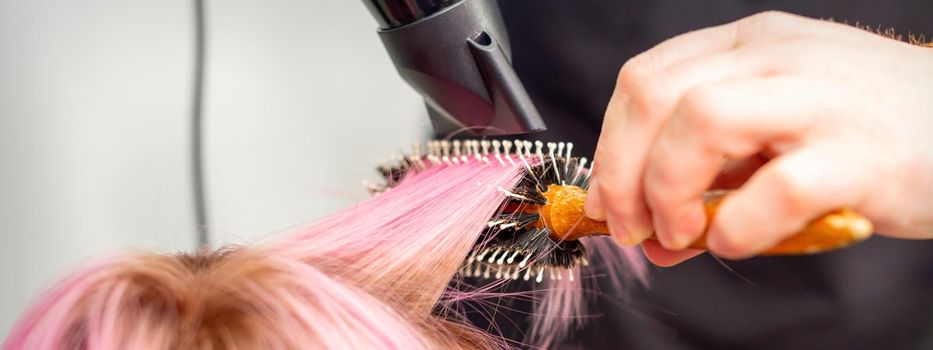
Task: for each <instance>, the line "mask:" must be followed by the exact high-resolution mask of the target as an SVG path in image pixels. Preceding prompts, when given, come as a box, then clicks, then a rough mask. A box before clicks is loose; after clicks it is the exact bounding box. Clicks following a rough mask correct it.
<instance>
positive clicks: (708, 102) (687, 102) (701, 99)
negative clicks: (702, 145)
mask: <svg viewBox="0 0 933 350" xmlns="http://www.w3.org/2000/svg"><path fill="white" fill-rule="evenodd" d="M722 102H723V101H721V99H720V98H719V97H718V95H717V93H716V91H715V90H713V89H711V88H694V89H692V90H690V91H688V92H687V93H686V94H685V95H684V97H683V99H682V100H681V105H680V108H681V115H682V117H683V118H684V119H685V122H687V123H688V124H689V127H690V128H691V129H693V130H695V131H697V132H701V133H704V134H709V133H714V132H716V131H718V130H720V129H723V128H724V127H726V126H727V124H726V123H724V121H723V116H724V115H725V113H723V111H722V109H721V108H722V106H723V105H724V104H723V103H722Z"/></svg>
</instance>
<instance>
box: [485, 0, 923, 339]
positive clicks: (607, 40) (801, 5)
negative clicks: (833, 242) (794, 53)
mask: <svg viewBox="0 0 933 350" xmlns="http://www.w3.org/2000/svg"><path fill="white" fill-rule="evenodd" d="M499 3H500V6H501V9H502V12H503V16H504V18H505V23H506V26H507V28H508V31H509V34H510V38H511V43H512V51H513V63H514V66H515V69H516V70H517V72H518V74H519V76H520V77H521V79H522V81H523V82H524V83H525V85H526V88H527V90H528V91H529V93H530V94H531V97H532V99H533V100H534V102H535V103H536V105H537V107H538V109H539V111H540V112H541V114H542V115H543V117H544V118H545V120H546V122H547V124H548V127H549V131H548V132H546V133H545V134H542V135H536V137H540V138H542V139H547V140H561V141H572V142H574V144H575V150H579V151H580V153H578V154H582V155H591V154H592V152H593V149H594V148H595V144H596V141H597V137H598V135H599V130H600V125H601V120H602V117H603V113H604V111H605V108H606V104H607V103H608V101H609V97H610V95H611V93H612V91H613V87H614V83H615V78H616V76H617V73H618V70H619V68H620V67H621V66H622V64H623V63H624V62H625V61H626V60H627V59H628V58H629V57H632V56H633V55H635V54H638V53H640V52H642V51H644V50H647V49H649V48H651V47H652V46H654V45H655V44H657V43H660V42H661V41H663V40H665V39H668V38H670V37H673V36H675V35H677V34H681V33H684V32H687V31H690V30H694V29H698V28H702V27H707V26H711V25H717V24H722V23H726V22H729V21H733V20H736V19H739V18H741V17H744V16H748V15H751V14H754V13H757V12H761V11H764V10H769V9H777V10H783V11H787V12H791V13H796V14H801V15H805V16H809V17H816V18H833V19H836V20H839V21H841V20H847V21H849V22H850V23H854V22H856V21H858V22H860V23H863V24H869V25H872V26H881V27H882V28H886V27H894V28H895V29H897V30H898V31H899V32H901V33H904V34H906V33H909V32H913V33H926V35H927V37H930V35H931V34H933V1H929V0H926V1H921V0H917V1H884V2H882V1H841V0H833V1H826V0H820V1H806V0H799V1H756V0H747V1H739V0H715V1H711V0H705V1H670V0H665V1H660V0H654V1H626V0H500V1H499ZM931 79H933V77H931ZM726 264H727V265H728V266H729V267H731V268H732V269H733V270H734V273H733V272H730V271H729V270H728V269H727V268H725V267H724V266H722V265H721V264H720V263H719V262H718V261H716V260H714V259H713V258H711V257H710V256H708V255H704V256H701V257H699V258H696V259H693V260H691V261H689V262H686V263H684V264H681V265H679V266H677V267H674V268H669V269H660V268H655V269H653V270H652V273H651V285H650V286H648V287H646V288H640V287H637V286H631V287H632V288H629V289H628V290H627V291H625V292H624V293H626V294H627V297H626V298H625V300H624V301H623V299H622V297H621V295H622V294H623V292H620V291H613V290H612V289H611V286H610V285H608V284H603V285H601V286H600V287H601V290H602V291H603V293H602V294H603V296H602V297H600V298H599V299H598V300H596V301H594V302H593V303H594V305H592V306H593V307H591V308H590V310H595V311H593V312H595V313H598V314H601V315H602V316H601V317H600V318H598V319H595V320H591V321H589V326H588V327H587V328H585V329H584V330H583V331H579V332H577V333H576V335H575V336H574V337H573V338H571V339H569V340H568V341H566V342H565V344H563V345H562V346H561V347H562V348H571V349H572V348H586V349H731V348H753V349H840V348H841V349H919V348H927V349H930V348H933V242H931V241H897V240H892V239H886V238H881V237H875V238H872V239H870V240H869V241H868V242H865V243H862V244H859V245H856V246H854V247H851V248H848V249H844V250H841V251H838V252H833V253H829V254H821V255H814V256H802V257H787V258H755V259H749V260H744V261H735V262H726ZM746 280H747V281H746Z"/></svg>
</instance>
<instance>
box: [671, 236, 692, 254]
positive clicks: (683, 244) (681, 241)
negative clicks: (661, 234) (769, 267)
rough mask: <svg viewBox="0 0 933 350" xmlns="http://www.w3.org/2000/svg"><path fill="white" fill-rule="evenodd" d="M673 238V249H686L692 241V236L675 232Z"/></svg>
mask: <svg viewBox="0 0 933 350" xmlns="http://www.w3.org/2000/svg"><path fill="white" fill-rule="evenodd" d="M671 240H672V242H671V245H672V247H673V248H672V249H674V250H682V249H686V248H687V247H689V246H690V243H692V242H690V237H689V236H688V235H685V234H677V233H675V234H674V235H673V237H672V239H671Z"/></svg>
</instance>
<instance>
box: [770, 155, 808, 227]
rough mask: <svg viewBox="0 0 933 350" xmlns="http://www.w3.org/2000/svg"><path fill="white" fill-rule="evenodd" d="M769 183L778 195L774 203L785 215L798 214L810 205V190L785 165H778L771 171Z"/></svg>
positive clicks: (794, 215) (801, 213)
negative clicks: (776, 201)
mask: <svg viewBox="0 0 933 350" xmlns="http://www.w3.org/2000/svg"><path fill="white" fill-rule="evenodd" d="M769 180H770V181H771V185H772V186H773V188H774V190H775V191H776V193H777V196H778V203H775V205H776V206H777V207H778V208H780V210H781V211H783V214H785V215H787V216H792V217H796V216H800V215H803V214H805V213H806V210H807V208H809V207H810V205H809V204H810V193H811V191H810V190H809V189H807V188H806V186H805V185H804V183H805V182H804V181H803V179H801V178H800V177H799V176H798V175H797V174H796V172H794V171H792V170H791V169H787V168H785V167H778V168H776V169H774V171H773V172H772V173H771V176H770V179H769Z"/></svg>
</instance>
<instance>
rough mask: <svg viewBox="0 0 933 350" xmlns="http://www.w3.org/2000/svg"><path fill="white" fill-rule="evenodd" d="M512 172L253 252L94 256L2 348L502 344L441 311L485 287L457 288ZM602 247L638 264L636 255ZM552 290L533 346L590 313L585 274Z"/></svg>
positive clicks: (419, 181)
mask: <svg viewBox="0 0 933 350" xmlns="http://www.w3.org/2000/svg"><path fill="white" fill-rule="evenodd" d="M510 163H511V162H509V163H505V164H496V162H493V163H491V164H487V163H484V162H480V161H470V162H467V163H465V164H454V165H444V164H441V165H436V166H432V167H429V168H427V169H425V170H423V171H421V172H418V173H416V174H413V175H411V176H407V177H406V178H405V179H403V180H402V182H401V183H400V184H399V185H398V186H396V187H395V188H393V189H391V190H390V191H388V192H386V193H384V194H382V195H379V196H377V197H375V198H372V199H370V200H367V201H364V202H362V203H359V204H357V205H356V206H354V207H352V208H348V209H346V210H343V211H341V212H338V213H336V214H333V215H331V216H329V217H327V218H324V219H323V220H321V221H319V222H317V223H316V224H314V225H312V226H311V227H310V228H308V229H305V230H301V231H300V232H297V233H294V234H290V235H287V236H285V237H281V238H279V239H277V240H275V241H272V242H269V243H267V244H263V245H258V246H256V247H253V248H225V249H221V250H217V251H203V252H199V253H198V254H194V255H189V254H177V255H156V254H151V253H126V254H122V255H115V256H111V257H109V258H105V259H100V260H97V261H95V262H93V263H91V264H90V265H86V266H85V267H83V268H82V269H80V270H78V271H77V272H76V273H74V274H72V275H71V276H68V277H67V278H65V279H64V280H63V281H61V282H59V283H58V284H57V285H55V286H54V287H53V288H51V290H50V291H48V292H47V293H45V294H43V295H42V296H40V298H39V299H38V300H37V301H36V302H35V303H34V304H33V305H32V307H31V308H30V309H29V310H28V311H27V312H26V313H25V314H24V315H23V316H22V317H21V318H20V320H19V322H18V323H17V325H16V326H15V327H14V329H13V330H12V332H11V333H10V335H9V337H8V338H7V339H6V340H5V342H4V343H3V347H2V348H3V349H22V348H29V349H60V348H88V349H125V348H132V349H167V348H204V349H214V348H231V349H233V348H241V349H252V348H271V349H284V348H324V349H344V348H379V349H429V348H444V349H466V348H506V347H508V343H506V342H505V341H504V340H503V339H501V338H498V337H495V336H492V335H490V334H488V333H486V332H483V331H480V330H478V329H475V328H473V327H472V326H469V325H468V324H467V323H466V321H464V320H463V319H462V318H459V317H457V316H456V315H453V314H450V313H444V314H443V315H438V313H437V309H438V308H439V307H440V308H441V309H444V310H450V309H451V308H450V305H451V304H452V303H455V302H457V301H461V300H468V299H471V298H475V297H480V296H482V295H483V293H487V292H488V291H489V290H490V289H489V288H490V287H487V288H483V289H480V290H479V291H474V292H461V291H457V290H455V289H452V288H450V281H452V280H454V279H455V278H456V272H457V270H458V269H459V268H460V267H461V264H462V263H463V260H464V259H465V258H466V256H467V254H468V252H469V251H470V249H471V248H472V247H473V245H474V244H475V243H476V242H477V240H478V239H479V238H480V234H481V232H482V230H483V228H484V226H485V223H486V221H487V220H488V219H489V218H491V217H493V215H495V214H496V212H497V210H498V209H499V208H500V205H501V203H503V202H504V201H505V199H506V197H505V194H504V193H503V192H502V191H500V190H499V189H500V188H512V187H513V186H515V185H516V184H517V183H518V181H519V180H520V179H521V177H522V176H523V172H522V168H521V167H520V166H518V165H512V164H510ZM601 244H602V243H596V244H595V246H597V247H598V246H600V245H601ZM591 246H592V245H591ZM597 250H598V251H599V253H600V254H603V255H608V258H605V257H604V258H605V259H608V260H609V261H614V263H613V265H614V266H618V265H615V264H629V265H627V266H629V267H628V268H626V271H627V270H629V269H631V267H635V268H636V269H638V270H640V269H642V268H641V266H642V265H632V264H639V263H640V257H637V256H634V255H631V252H628V251H625V252H624V254H627V255H620V253H619V252H620V250H619V249H617V248H614V247H613V248H611V249H606V248H605V247H604V248H597ZM612 259H617V260H612ZM618 259H625V261H618ZM621 266H625V265H621ZM610 273H619V275H618V276H623V275H627V272H623V271H613V272H610ZM616 281H619V280H618V279H616ZM557 282H558V283H548V284H547V285H546V288H545V289H543V291H544V293H546V295H545V296H544V297H543V298H542V300H544V301H545V302H543V303H541V304H539V306H538V307H537V308H536V311H537V312H536V313H535V315H534V316H535V321H534V323H533V324H534V325H533V329H532V330H531V331H530V333H529V334H530V338H529V340H528V341H530V342H533V343H535V344H538V345H543V346H547V345H549V344H552V343H553V342H555V341H556V340H558V339H559V338H560V337H562V336H563V335H564V334H565V331H566V330H567V329H569V328H570V327H571V324H572V322H574V320H575V319H577V317H578V316H579V315H581V314H582V313H583V312H584V311H583V305H584V301H583V293H582V290H581V288H582V287H581V284H580V279H577V280H576V281H575V282H572V283H571V282H569V281H566V280H563V281H557ZM618 283H621V282H618Z"/></svg>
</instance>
